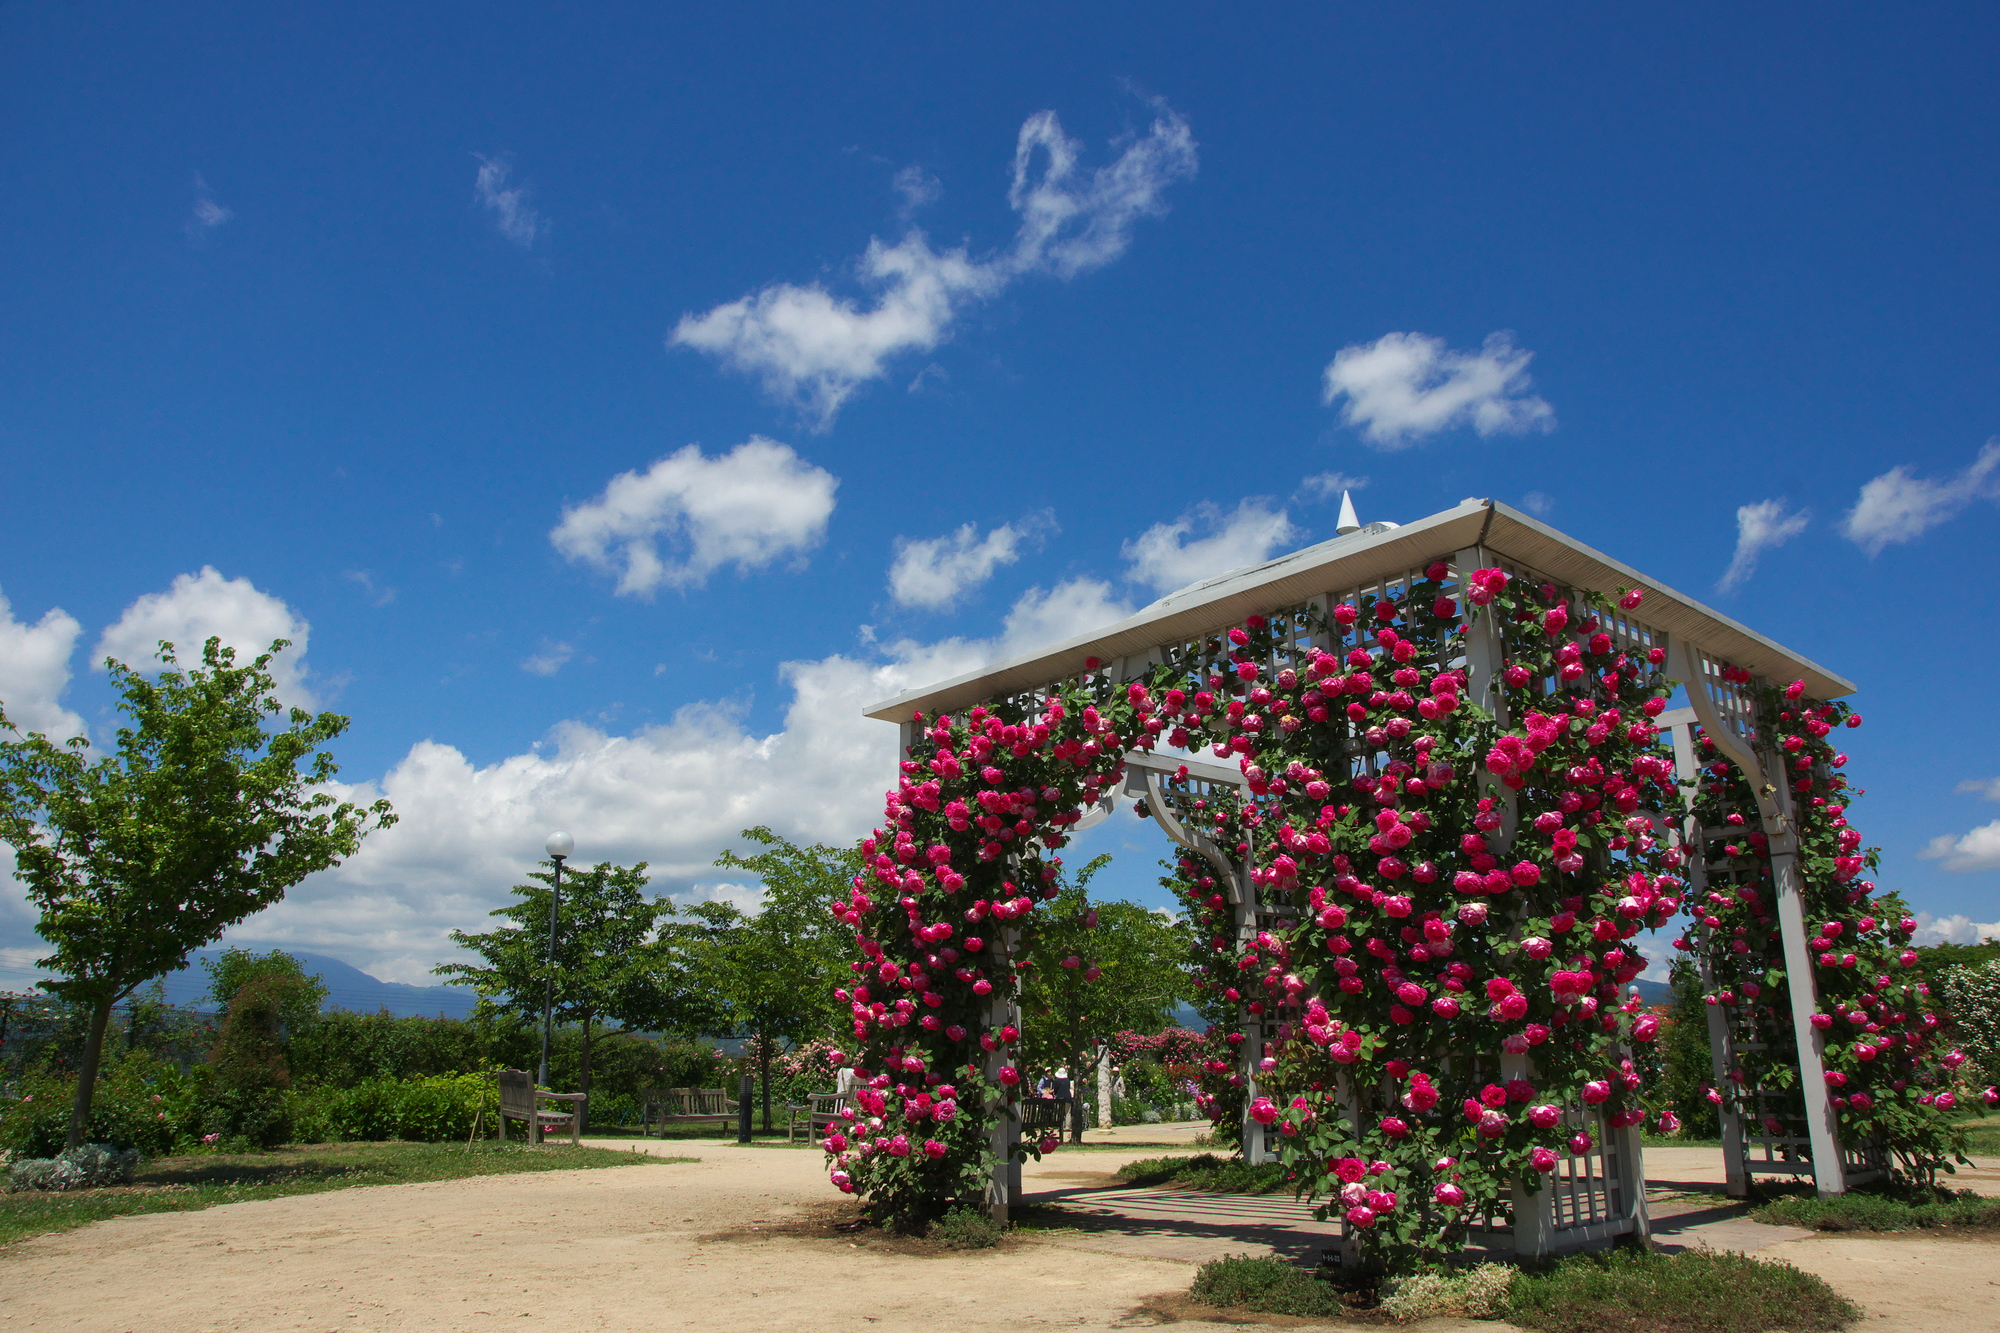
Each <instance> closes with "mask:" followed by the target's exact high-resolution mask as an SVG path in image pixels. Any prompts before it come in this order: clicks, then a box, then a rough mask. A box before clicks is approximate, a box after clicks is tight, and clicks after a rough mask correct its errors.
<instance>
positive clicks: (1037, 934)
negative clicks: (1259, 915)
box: [1021, 855, 1194, 1143]
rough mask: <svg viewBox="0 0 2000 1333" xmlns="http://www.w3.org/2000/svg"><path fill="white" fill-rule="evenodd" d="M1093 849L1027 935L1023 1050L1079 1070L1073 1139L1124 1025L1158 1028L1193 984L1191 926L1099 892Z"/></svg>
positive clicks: (1036, 1062)
mask: <svg viewBox="0 0 2000 1333" xmlns="http://www.w3.org/2000/svg"><path fill="white" fill-rule="evenodd" d="M1110 863H1111V858H1110V856H1108V855H1105V856H1099V857H1096V858H1095V859H1093V860H1092V861H1091V862H1090V863H1089V864H1088V865H1086V866H1084V868H1083V869H1082V870H1081V871H1079V872H1078V873H1077V875H1076V878H1075V880H1074V881H1073V882H1071V883H1068V884H1064V885H1063V886H1062V888H1061V891H1060V892H1059V893H1058V894H1057V895H1056V898H1055V900H1054V901H1053V902H1051V903H1049V904H1048V905H1047V907H1046V908H1045V909H1039V910H1038V915H1039V914H1040V913H1041V912H1042V911H1045V912H1046V915H1045V916H1044V917H1043V920H1042V922H1041V923H1040V924H1039V925H1037V926H1035V927H1034V928H1033V929H1032V930H1031V931H1030V932H1029V934H1028V937H1027V939H1026V940H1025V941H1024V943H1025V945H1026V954H1027V958H1026V962H1027V964H1028V966H1027V968H1026V970H1025V972H1024V973H1023V977H1024V983H1023V985H1022V989H1021V1011H1022V1014H1023V1015H1024V1020H1025V1021H1023V1023H1022V1024H1021V1031H1022V1038H1023V1041H1022V1054H1023V1056H1024V1058H1025V1059H1026V1061H1027V1063H1028V1065H1029V1067H1031V1068H1036V1067H1040V1068H1048V1067H1053V1066H1055V1065H1066V1066H1068V1068H1069V1071H1070V1088H1071V1093H1072V1097H1071V1101H1070V1140H1071V1142H1073V1143H1081V1142H1083V1096H1082V1091H1083V1088H1084V1086H1085V1084H1086V1083H1087V1081H1088V1080H1089V1079H1090V1078H1092V1077H1094V1076H1095V1074H1096V1071H1097V1062H1098V1060H1099V1059H1100V1058H1101V1057H1102V1053H1103V1050H1104V1044H1105V1042H1106V1041H1108V1040H1109V1039H1110V1037H1111V1034H1112V1033H1114V1032H1120V1031H1124V1030H1126V1029H1128V1028H1129V1029H1131V1030H1133V1031H1135V1032H1157V1031H1159V1030H1160V1029H1161V1028H1164V1027H1166V1026H1167V1024H1168V1023H1169V1022H1170V1021H1172V1018H1173V1014H1174V1010H1175V1009H1177V1008H1178V1007H1179V1006H1180V1005H1181V1004H1182V1003H1184V1002H1185V1001H1186V1000H1187V999H1188V997H1189V996H1191V995H1192V994H1193V991H1194V987H1193V980H1194V979H1193V976H1192V974H1191V973H1190V970H1189V966H1188V959H1189V957H1190V953H1191V951H1190V949H1189V945H1188V938H1187V930H1186V927H1184V926H1183V925H1181V924H1180V923H1179V922H1177V921H1175V920H1173V919H1172V918H1170V917H1167V916H1164V915H1162V914H1161V913H1159V912H1155V911H1153V910H1152V909H1151V908H1149V907H1144V906H1141V905H1140V904H1138V903H1135V902H1126V901H1123V900H1119V901H1113V902H1104V903H1095V904H1093V903H1092V902H1091V901H1090V881H1091V880H1092V879H1093V878H1094V877H1095V876H1096V875H1097V872H1098V871H1100V870H1102V869H1103V868H1104V867H1105V866H1107V865H1109V864H1110Z"/></svg>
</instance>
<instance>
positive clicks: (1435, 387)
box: [1325, 332, 1556, 449]
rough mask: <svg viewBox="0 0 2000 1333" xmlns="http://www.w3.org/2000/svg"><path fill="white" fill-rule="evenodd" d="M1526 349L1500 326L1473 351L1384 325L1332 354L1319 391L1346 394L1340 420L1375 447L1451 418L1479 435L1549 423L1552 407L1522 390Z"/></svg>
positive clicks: (1432, 430)
mask: <svg viewBox="0 0 2000 1333" xmlns="http://www.w3.org/2000/svg"><path fill="white" fill-rule="evenodd" d="M1534 355H1535V354H1534V353H1533V352H1528V351H1523V350H1521V349H1520V348H1517V347H1515V346H1514V342H1513V337H1512V335H1511V334H1508V333H1504V332H1503V333H1494V334H1490V335H1488V336H1487V339H1486V342H1485V344H1484V345H1483V346H1482V347H1481V348H1480V349H1479V350H1478V351H1477V352H1455V351H1452V350H1451V349H1450V348H1448V347H1446V346H1445V343H1444V339H1442V338H1432V337H1429V336H1427V335H1425V334H1421V333H1386V334H1384V335H1382V336H1381V337H1380V338H1377V339H1376V340H1375V341H1374V342H1372V343H1356V344H1355V345H1354V346H1352V347H1343V348H1341V349H1340V351H1339V352H1338V353H1337V354H1335V356H1334V358H1333V360H1332V362H1330V363H1329V364H1328V365H1327V368H1326V383H1325V398H1326V402H1327V405H1328V406H1332V405H1333V404H1334V403H1336V402H1338V401H1340V400H1341V399H1343V398H1344V399H1346V400H1347V401H1346V406H1344V407H1343V408H1342V409H1341V420H1343V421H1345V422H1346V423H1347V424H1348V425H1350V426H1353V427H1354V428H1355V429H1357V430H1359V431H1360V432H1361V437H1362V438H1363V439H1365V440H1367V441H1368V442H1369V443H1370V444H1373V445H1375V446H1376V447H1378V448H1381V449H1403V448H1407V447H1408V446H1410V445H1412V444H1415V443H1416V442H1417V441H1418V440H1421V439H1422V438H1423V437H1425V436H1426V435H1435V434H1437V433H1438V432H1439V431H1442V430H1449V429H1451V428H1453V427H1455V426H1471V427H1472V428H1473V429H1474V430H1476V431H1478V432H1479V433H1480V434H1481V435H1500V434H1507V435H1521V434H1525V433H1527V432H1528V431H1531V430H1540V431H1549V430H1554V429H1555V426H1556V413H1555V409H1554V408H1552V407H1550V406H1549V405H1548V403H1546V402H1544V401H1543V400H1542V399H1540V398H1538V397H1536V396H1535V395H1533V394H1531V393H1529V392H1528V390H1529V388H1530V387H1531V385H1532V383H1533V381H1531V380H1530V379H1529V378H1528V362H1530V361H1531V360H1533V359H1534Z"/></svg>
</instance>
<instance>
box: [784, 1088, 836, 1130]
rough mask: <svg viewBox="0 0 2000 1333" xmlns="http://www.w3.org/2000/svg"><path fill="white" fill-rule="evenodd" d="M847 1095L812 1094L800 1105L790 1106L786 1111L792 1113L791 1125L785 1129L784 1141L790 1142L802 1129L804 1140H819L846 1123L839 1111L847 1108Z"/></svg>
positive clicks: (833, 1093) (807, 1095) (831, 1093)
mask: <svg viewBox="0 0 2000 1333" xmlns="http://www.w3.org/2000/svg"><path fill="white" fill-rule="evenodd" d="M847 1097H848V1094H847V1093H844V1092H813V1093H808V1094H806V1100H805V1102H804V1103H803V1104H801V1105H790V1106H787V1107H786V1109H787V1110H789V1111H790V1112H791V1113H792V1119H791V1123H790V1124H788V1125H787V1126H786V1127H785V1139H786V1141H787V1142H790V1141H791V1140H793V1139H796V1138H797V1137H798V1131H799V1130H801V1129H803V1130H805V1132H806V1138H807V1139H809V1140H811V1139H820V1138H824V1137H825V1136H826V1131H827V1130H829V1129H838V1128H840V1127H841V1126H842V1125H845V1124H847V1123H848V1121H847V1117H846V1116H844V1115H842V1114H841V1111H842V1110H843V1109H844V1108H845V1107H846V1106H847Z"/></svg>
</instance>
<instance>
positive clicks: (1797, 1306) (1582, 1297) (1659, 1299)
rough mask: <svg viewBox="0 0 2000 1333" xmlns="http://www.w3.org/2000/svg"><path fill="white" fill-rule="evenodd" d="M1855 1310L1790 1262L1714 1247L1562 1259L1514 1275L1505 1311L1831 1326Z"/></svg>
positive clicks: (1588, 1330)
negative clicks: (1539, 1271) (1546, 1268)
mask: <svg viewBox="0 0 2000 1333" xmlns="http://www.w3.org/2000/svg"><path fill="white" fill-rule="evenodd" d="M1859 1315H1860V1311H1859V1310H1857V1309H1855V1307H1854V1306H1853V1305H1851V1304H1849V1303H1848V1302H1847V1301H1845V1300H1843V1299H1842V1298H1841V1297H1840V1296H1838V1295H1836V1294H1835V1292H1834V1290H1833V1288H1831V1287H1829V1286H1827V1284H1826V1283H1825V1282H1823V1281H1821V1280H1820V1279H1819V1278H1817V1277H1814V1276H1813V1275H1812V1274H1810V1273H1803V1272H1800V1271H1799V1270H1798V1269H1796V1268H1794V1267H1792V1266H1791V1265H1790V1264H1788V1263H1784V1262H1783V1261H1781V1260H1777V1259H1757V1258H1753V1257H1751V1256H1749V1255H1746V1254H1737V1253H1734V1252H1732V1251H1720V1252H1718V1251H1714V1250H1684V1251H1682V1252H1681V1253H1679V1254H1657V1253H1644V1252H1640V1251H1636V1250H1611V1251H1607V1252H1606V1253H1603V1254H1591V1255H1580V1256H1578V1257H1577V1258H1574V1259H1565V1260H1563V1261H1562V1262H1560V1263H1558V1264H1556V1265H1555V1266H1554V1267H1553V1268H1551V1269H1550V1270H1549V1271H1548V1272H1546V1273H1543V1274H1532V1273H1522V1274H1520V1275H1519V1276H1518V1277H1516V1278H1515V1279H1514V1293H1513V1300H1512V1302H1511V1304H1510V1306H1509V1308H1508V1311H1507V1318H1508V1319H1509V1320H1510V1321H1512V1322H1513V1323H1516V1324H1519V1325H1521V1326H1522V1327H1524V1328H1533V1329H1541V1330H1543V1333H1604V1330H1607V1329H1617V1330H1620V1331H1621V1333H1628V1331H1629V1333H1779V1330H1783V1333H1831V1331H1832V1330H1834V1329H1839V1328H1844V1327H1846V1326H1847V1325H1848V1324H1849V1323H1851V1322H1853V1321H1854V1320H1855V1319H1856V1318H1857V1317H1858V1316H1859Z"/></svg>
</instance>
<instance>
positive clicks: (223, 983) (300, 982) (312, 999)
mask: <svg viewBox="0 0 2000 1333" xmlns="http://www.w3.org/2000/svg"><path fill="white" fill-rule="evenodd" d="M201 969H202V971H204V972H206V973H208V998H209V999H210V1000H211V1001H212V1002H213V1003H214V1004H215V1005H216V1006H217V1007H218V1008H220V1009H222V1010H224V1011H227V1010H228V1009H229V1008H230V1006H231V1005H233V1004H234V1003H235V1001H236V996H237V994H238V992H240V991H241V990H242V989H243V988H244V987H245V986H247V985H249V984H250V983H251V982H253V981H257V982H263V983H264V984H265V985H266V986H268V987H269V988H270V990H271V993H272V995H273V997H274V1000H275V1003H276V1004H277V1007H278V1019H279V1021H280V1022H281V1023H283V1024H284V1026H285V1028H286V1030H288V1031H292V1032H296V1031H298V1030H299V1029H300V1028H301V1027H303V1026H305V1025H306V1024H307V1023H309V1022H311V1021H312V1020H313V1019H314V1018H316V1017H318V1016H319V1009H320V1006H321V1005H322V1004H325V1003H326V982H325V981H324V980H323V979H322V978H321V977H320V976H319V974H318V973H316V972H311V973H309V972H307V971H306V969H305V965H304V964H302V963H300V962H299V960H298V959H296V958H294V957H292V956H291V955H290V954H288V953H285V952H284V951H283V950H280V949H273V950H271V952H269V953H266V954H255V953H251V952H250V951H248V950H247V949H239V948H235V947H231V948H228V949H224V950H223V951H222V953H221V954H220V955H218V956H217V957H214V958H204V959H203V960H202V963H201Z"/></svg>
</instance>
